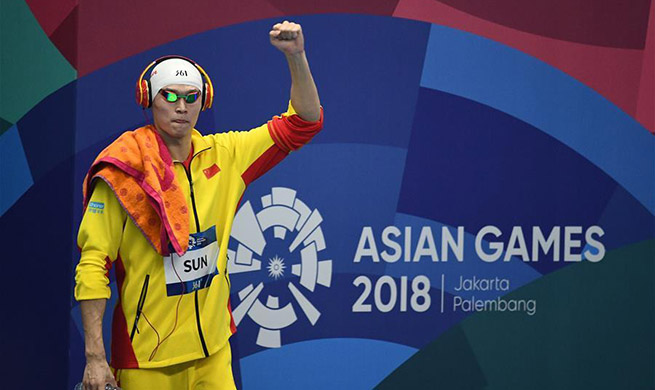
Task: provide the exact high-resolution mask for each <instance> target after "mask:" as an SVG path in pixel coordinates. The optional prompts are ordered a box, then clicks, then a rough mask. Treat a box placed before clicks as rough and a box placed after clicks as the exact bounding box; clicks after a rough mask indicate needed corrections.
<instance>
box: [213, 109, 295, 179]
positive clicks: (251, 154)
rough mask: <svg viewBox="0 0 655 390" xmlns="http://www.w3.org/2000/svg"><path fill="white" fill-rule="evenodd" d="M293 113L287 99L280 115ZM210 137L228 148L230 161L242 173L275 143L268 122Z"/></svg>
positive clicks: (219, 144)
mask: <svg viewBox="0 0 655 390" xmlns="http://www.w3.org/2000/svg"><path fill="white" fill-rule="evenodd" d="M294 114H296V110H295V109H294V108H293V106H292V105H291V101H289V105H288V107H287V111H286V112H284V113H282V114H281V115H280V116H290V115H294ZM210 137H212V138H213V140H214V143H215V144H216V145H217V146H222V147H225V148H226V149H228V151H229V152H230V154H231V157H232V163H233V164H234V166H235V168H236V170H237V171H238V172H239V173H240V174H243V173H244V172H245V171H246V170H247V169H248V168H250V167H251V165H252V164H253V163H254V162H255V161H256V160H257V159H259V158H260V157H261V156H262V154H263V153H264V152H266V151H267V150H268V149H269V148H270V147H271V146H273V145H274V144H275V142H274V140H273V138H271V135H270V133H269V130H268V122H267V123H264V124H263V125H261V126H258V127H255V128H252V129H250V130H247V131H229V132H227V133H218V134H212V135H210Z"/></svg>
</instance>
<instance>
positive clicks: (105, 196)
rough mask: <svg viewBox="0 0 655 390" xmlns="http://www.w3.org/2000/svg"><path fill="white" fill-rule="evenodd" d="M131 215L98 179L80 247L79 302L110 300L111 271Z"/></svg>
mask: <svg viewBox="0 0 655 390" xmlns="http://www.w3.org/2000/svg"><path fill="white" fill-rule="evenodd" d="M126 218H127V214H126V213H125V211H124V210H123V207H121V205H120V203H119V202H118V199H116V196H115V195H114V193H113V191H112V190H111V188H109V185H107V183H105V182H104V181H103V180H100V179H97V180H96V185H95V188H94V189H93V193H92V194H91V199H90V201H89V205H88V206H87V208H86V210H85V212H84V216H83V218H82V223H81V224H80V230H79V232H78V235H77V245H78V247H79V248H80V250H81V252H82V254H81V257H80V262H79V264H78V265H77V267H76V268H75V299H76V300H78V301H83V300H88V299H100V298H105V299H108V298H109V297H110V295H111V290H110V289H109V286H108V285H109V278H108V276H107V275H108V272H109V269H110V266H111V262H114V261H116V259H117V257H118V249H119V247H120V244H121V237H122V235H123V227H124V226H125V221H126Z"/></svg>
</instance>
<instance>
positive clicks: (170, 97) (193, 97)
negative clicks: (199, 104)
mask: <svg viewBox="0 0 655 390" xmlns="http://www.w3.org/2000/svg"><path fill="white" fill-rule="evenodd" d="M161 94H162V95H163V96H164V99H166V101H167V102H170V103H175V102H176V101H177V99H184V100H185V101H186V102H187V103H195V102H196V101H197V100H198V98H199V97H200V92H199V91H195V92H191V93H190V94H188V95H178V94H176V93H175V92H173V91H167V90H165V89H162V90H161Z"/></svg>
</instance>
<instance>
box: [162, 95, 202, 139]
mask: <svg viewBox="0 0 655 390" xmlns="http://www.w3.org/2000/svg"><path fill="white" fill-rule="evenodd" d="M162 91H170V92H174V93H175V94H177V95H178V96H179V95H188V94H190V93H193V92H198V89H197V88H196V87H192V86H190V85H181V84H173V85H167V86H166V87H164V88H162V89H161V91H159V92H158V93H157V95H156V96H155V98H154V99H153V101H152V116H153V119H154V122H155V126H156V127H157V130H159V133H160V134H162V136H163V137H164V138H167V136H168V138H174V139H181V138H184V137H186V136H188V135H189V134H190V132H191V129H193V127H194V126H195V125H196V122H197V121H198V115H199V114H200V109H201V108H202V107H201V106H200V105H201V101H202V97H201V96H198V99H197V100H196V101H195V102H193V103H187V102H186V100H185V99H184V98H179V97H178V99H177V101H176V102H169V101H167V100H166V98H164V95H163V94H162V93H161V92H162Z"/></svg>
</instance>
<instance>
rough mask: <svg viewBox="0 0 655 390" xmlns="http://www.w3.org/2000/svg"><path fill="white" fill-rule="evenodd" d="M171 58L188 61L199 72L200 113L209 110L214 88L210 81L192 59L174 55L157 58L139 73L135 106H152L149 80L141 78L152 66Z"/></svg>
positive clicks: (212, 100)
mask: <svg viewBox="0 0 655 390" xmlns="http://www.w3.org/2000/svg"><path fill="white" fill-rule="evenodd" d="M171 58H180V59H183V60H185V61H189V62H190V63H191V64H192V65H193V66H195V67H196V68H197V69H198V71H200V74H202V76H203V77H204V78H205V83H203V85H202V111H204V110H206V109H208V108H211V106H212V103H213V102H214V86H213V85H212V81H211V79H210V78H209V76H208V75H207V73H206V72H205V70H204V69H203V68H202V67H201V66H200V65H198V64H196V63H195V62H194V61H193V60H192V59H190V58H187V57H182V56H176V55H170V56H164V57H160V58H157V59H156V60H154V61H153V62H152V63H151V64H150V65H148V66H147V67H146V68H145V69H144V70H143V72H141V76H139V80H137V82H136V104H138V105H139V106H141V107H143V108H149V107H150V106H152V99H153V97H152V90H151V86H150V80H144V79H143V76H145V74H146V72H148V70H149V69H150V68H152V67H153V66H155V65H157V64H159V63H160V62H162V61H165V60H168V59H171Z"/></svg>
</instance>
